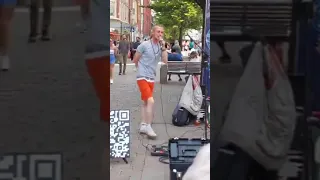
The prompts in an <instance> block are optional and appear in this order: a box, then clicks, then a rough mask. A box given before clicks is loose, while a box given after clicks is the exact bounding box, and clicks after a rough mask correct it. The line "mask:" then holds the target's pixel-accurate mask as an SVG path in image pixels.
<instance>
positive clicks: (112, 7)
mask: <svg viewBox="0 0 320 180" xmlns="http://www.w3.org/2000/svg"><path fill="white" fill-rule="evenodd" d="M110 16H113V17H116V2H115V0H111V1H110Z"/></svg>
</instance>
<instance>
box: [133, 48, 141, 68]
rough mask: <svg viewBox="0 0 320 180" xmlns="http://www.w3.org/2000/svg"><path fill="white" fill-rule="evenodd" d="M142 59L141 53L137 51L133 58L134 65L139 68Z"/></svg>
mask: <svg viewBox="0 0 320 180" xmlns="http://www.w3.org/2000/svg"><path fill="white" fill-rule="evenodd" d="M140 58H141V53H140V52H138V51H137V52H136V53H135V54H134V56H133V63H134V64H135V65H136V68H137V67H138V62H139V60H140Z"/></svg>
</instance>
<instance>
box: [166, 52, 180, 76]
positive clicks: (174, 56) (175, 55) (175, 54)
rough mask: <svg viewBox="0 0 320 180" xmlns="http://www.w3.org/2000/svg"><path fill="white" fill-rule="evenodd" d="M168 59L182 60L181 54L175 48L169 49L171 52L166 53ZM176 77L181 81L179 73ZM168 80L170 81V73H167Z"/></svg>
mask: <svg viewBox="0 0 320 180" xmlns="http://www.w3.org/2000/svg"><path fill="white" fill-rule="evenodd" d="M180 53H181V52H180ZM168 61H183V59H182V54H179V53H178V52H177V51H176V49H171V53H168ZM178 77H179V81H182V78H181V76H180V74H178ZM168 81H171V74H169V77H168Z"/></svg>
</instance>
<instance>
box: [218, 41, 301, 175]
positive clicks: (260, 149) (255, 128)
mask: <svg viewBox="0 0 320 180" xmlns="http://www.w3.org/2000/svg"><path fill="white" fill-rule="evenodd" d="M265 50H266V49H264V48H263V46H262V45H261V43H256V44H255V47H254V49H253V52H252V54H251V56H250V59H249V60H248V62H247V65H246V68H245V71H244V73H243V75H242V76H241V78H240V80H239V83H238V84H237V87H236V90H235V92H234V95H233V97H232V99H231V102H230V106H229V110H228V114H227V116H226V120H225V122H224V126H223V127H222V129H221V134H220V137H219V138H220V139H221V140H222V141H224V142H231V143H233V144H235V145H237V146H239V147H240V148H241V149H243V150H244V151H245V152H247V153H248V154H249V155H250V156H251V157H253V158H254V159H255V160H256V161H257V162H259V163H260V164H261V165H263V166H264V167H265V168H266V169H280V168H281V167H282V165H283V163H284V162H285V159H286V156H285V154H286V150H287V145H288V144H290V142H291V140H292V137H291V134H292V131H293V130H292V127H293V126H294V125H295V122H294V121H295V107H294V102H293V96H292V94H291V92H292V89H291V86H290V85H288V84H289V82H286V81H288V80H287V78H285V76H283V75H282V76H279V75H280V73H273V75H275V76H274V80H275V81H274V85H273V87H272V89H270V90H268V91H267V90H266V89H265V82H264V76H263V75H264V74H263V72H264V66H265V65H266V66H267V67H269V68H272V69H274V67H273V66H270V61H266V62H264V58H263V57H264V54H263V52H264V51H265ZM266 58H269V57H266ZM276 71H277V72H279V70H278V69H277V70H276ZM281 88H283V89H284V90H281ZM290 89H291V91H290ZM285 91H286V92H288V94H287V95H286V97H279V96H283V95H284V94H283V93H284V92H285ZM282 105H287V106H286V107H285V108H284V106H282ZM270 106H274V107H270ZM272 116H274V117H272ZM281 124H282V126H281ZM274 128H276V129H274ZM280 142H281V143H285V145H280V144H279V143H280ZM266 151H268V153H267V152H266Z"/></svg>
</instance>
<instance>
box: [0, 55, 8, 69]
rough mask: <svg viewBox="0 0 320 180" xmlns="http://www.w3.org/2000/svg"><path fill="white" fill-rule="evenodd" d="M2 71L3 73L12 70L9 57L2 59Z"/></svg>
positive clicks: (0, 61)
mask: <svg viewBox="0 0 320 180" xmlns="http://www.w3.org/2000/svg"><path fill="white" fill-rule="evenodd" d="M0 63H1V69H2V71H8V70H9V68H10V59H9V57H8V56H2V57H0Z"/></svg>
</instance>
